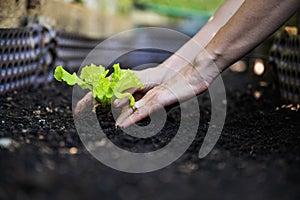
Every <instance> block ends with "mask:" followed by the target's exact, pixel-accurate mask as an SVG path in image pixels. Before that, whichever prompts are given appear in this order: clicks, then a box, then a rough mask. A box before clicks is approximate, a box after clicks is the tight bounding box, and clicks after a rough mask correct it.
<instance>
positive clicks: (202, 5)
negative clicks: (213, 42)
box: [120, 0, 224, 12]
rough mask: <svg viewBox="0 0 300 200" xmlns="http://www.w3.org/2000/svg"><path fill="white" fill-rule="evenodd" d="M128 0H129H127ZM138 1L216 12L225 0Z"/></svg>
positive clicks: (140, 0) (139, 1) (138, 0)
mask: <svg viewBox="0 0 300 200" xmlns="http://www.w3.org/2000/svg"><path fill="white" fill-rule="evenodd" d="M120 1H126V0H120ZM127 1H128V0H127ZM136 1H137V2H138V3H145V4H156V5H162V6H170V7H175V8H182V9H190V10H199V11H206V12H214V11H216V9H217V8H218V7H219V6H220V5H221V4H222V3H223V2H224V0H136Z"/></svg>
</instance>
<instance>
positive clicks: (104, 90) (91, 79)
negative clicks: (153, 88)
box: [54, 64, 143, 107]
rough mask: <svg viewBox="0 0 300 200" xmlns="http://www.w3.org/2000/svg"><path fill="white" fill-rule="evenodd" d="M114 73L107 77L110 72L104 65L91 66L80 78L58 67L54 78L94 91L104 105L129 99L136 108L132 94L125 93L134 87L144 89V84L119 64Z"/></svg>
mask: <svg viewBox="0 0 300 200" xmlns="http://www.w3.org/2000/svg"><path fill="white" fill-rule="evenodd" d="M113 68H114V72H113V73H112V74H111V75H110V77H108V76H107V74H108V72H109V70H106V69H105V67H103V66H102V65H99V66H96V65H94V64H91V65H90V66H85V67H84V68H82V70H81V74H80V76H79V77H78V76H77V75H76V73H75V72H74V73H73V74H70V73H69V72H67V71H66V70H65V69H64V68H63V67H62V66H57V67H56V69H55V72H54V78H55V79H56V80H58V81H60V82H61V81H64V82H66V83H67V84H68V85H70V86H74V85H75V84H77V85H79V86H80V87H81V88H82V89H88V90H90V91H92V94H93V97H94V98H95V99H96V100H97V101H98V102H99V103H100V104H101V105H102V106H107V105H110V104H111V102H112V99H113V98H116V99H123V98H126V97H127V98H128V99H129V102H130V103H129V104H130V106H131V107H134V103H135V101H134V98H133V96H132V94H130V93H128V92H124V91H125V90H127V89H129V88H133V87H140V88H142V87H143V86H142V83H141V82H140V80H139V78H138V77H137V76H136V74H135V73H134V72H132V71H130V70H129V69H127V70H122V69H121V68H120V65H119V64H114V66H113Z"/></svg>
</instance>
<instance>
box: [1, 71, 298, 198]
mask: <svg viewBox="0 0 300 200" xmlns="http://www.w3.org/2000/svg"><path fill="white" fill-rule="evenodd" d="M225 79H226V77H225ZM242 79H243V77H241V80H242ZM226 84H227V85H226V86H227V97H228V107H227V108H228V113H227V118H226V123H225V126H224V129H223V132H222V135H221V137H220V139H219V141H218V143H217V145H216V146H215V147H214V149H213V151H212V152H211V153H210V154H209V155H208V156H207V157H205V158H204V159H202V160H200V159H199V158H198V151H199V149H200V146H201V144H202V141H203V137H204V136H205V133H206V130H207V127H208V122H209V118H210V115H209V114H210V103H209V101H210V100H209V97H208V95H207V94H203V95H201V96H200V97H199V99H200V100H201V102H202V103H201V105H200V108H201V120H200V125H199V130H198V134H197V137H196V139H195V141H194V142H193V144H192V145H191V146H190V148H189V149H188V151H187V152H186V153H185V154H184V155H183V156H182V157H181V158H180V159H179V160H177V161H176V162H174V163H173V164H171V165H170V166H168V167H166V168H164V169H161V170H159V171H156V172H151V173H146V174H128V173H124V172H119V171H116V170H113V169H111V168H108V167H107V166H105V165H104V164H102V163H100V162H99V161H97V160H96V159H95V158H93V157H92V156H91V155H90V154H89V153H88V152H87V150H86V149H85V147H84V146H83V145H82V143H81V141H80V139H79V137H78V135H77V132H76V129H75V126H74V121H73V116H72V111H71V98H72V89H71V88H69V87H67V86H65V85H63V84H59V83H56V82H52V83H50V84H48V85H46V86H43V87H40V88H35V89H28V90H27V89H26V90H19V91H16V92H13V93H8V94H5V95H3V96H1V97H0V116H1V120H0V124H1V129H0V137H1V138H4V137H5V138H11V139H12V140H13V143H12V145H11V146H10V147H9V148H4V147H0V199H92V198H95V199H96V198H97V199H131V200H133V199H138V200H139V199H300V191H299V188H300V154H299V152H300V134H299V130H300V123H299V122H300V111H298V112H297V111H292V110H291V109H290V108H280V109H277V110H276V107H277V106H280V104H278V103H274V102H276V101H274V96H273V95H270V94H269V93H268V92H267V90H269V88H262V87H252V88H251V87H246V85H245V86H240V87H239V88H234V87H231V86H232V83H230V81H228V82H227V83H226ZM255 90H259V91H261V92H263V95H262V97H261V98H259V99H255V98H254V96H253V92H254V91H255ZM179 113H180V110H179V109H173V111H172V112H171V113H170V114H169V117H168V122H167V124H166V126H165V128H164V130H163V131H162V133H160V134H158V135H157V136H154V137H152V138H151V139H136V138H132V137H129V136H127V135H124V134H123V133H122V131H120V130H116V129H114V127H113V121H109V120H108V121H109V123H106V124H105V125H106V130H107V131H106V134H107V136H108V138H110V139H111V140H112V141H113V142H114V143H115V144H116V145H119V146H120V147H122V148H125V149H128V150H132V151H136V152H141V151H153V150H155V149H157V148H160V147H161V146H163V145H165V143H167V142H168V141H169V140H170V139H171V138H172V137H173V136H174V132H176V130H177V128H178V126H177V125H176V124H177V123H178V119H177V117H178V116H179ZM100 117H101V116H100ZM101 121H103V120H101ZM106 121H107V120H106ZM142 123H147V121H144V122H142Z"/></svg>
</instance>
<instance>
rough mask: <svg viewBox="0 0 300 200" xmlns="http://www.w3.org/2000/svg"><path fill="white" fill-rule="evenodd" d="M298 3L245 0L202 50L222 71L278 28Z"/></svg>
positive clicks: (297, 0) (294, 1)
mask: <svg viewBox="0 0 300 200" xmlns="http://www.w3.org/2000/svg"><path fill="white" fill-rule="evenodd" d="M299 5H300V0H285V1H282V0H263V1H261V0H245V2H244V3H243V5H242V6H241V7H240V8H239V10H238V11H237V12H236V13H235V14H234V15H233V16H232V18H231V19H230V20H229V21H228V22H227V23H226V24H225V25H224V26H223V27H222V28H221V29H220V30H219V31H218V32H217V34H216V35H215V37H214V38H213V39H212V40H211V41H210V42H209V43H208V45H207V46H206V48H205V50H206V52H207V53H208V54H209V55H210V56H211V58H212V59H213V60H214V62H215V64H216V65H217V66H218V68H219V70H220V71H223V70H224V69H225V68H226V67H228V66H230V65H231V64H232V63H234V62H235V61H237V60H238V59H239V58H241V57H242V56H244V55H245V54H246V53H247V52H249V51H250V50H252V49H253V48H254V47H256V46H257V45H258V44H260V43H261V42H262V41H263V40H264V39H265V38H267V37H268V36H269V35H271V34H272V33H273V32H274V31H275V30H276V29H278V28H279V27H280V26H281V25H282V24H283V23H284V22H285V21H286V20H287V19H288V18H289V17H290V16H291V15H292V14H293V13H294V12H295V11H297V9H298V8H299ZM198 59H199V60H201V58H200V56H197V58H196V59H195V61H196V65H198V64H200V63H199V62H198V63H197V60H198Z"/></svg>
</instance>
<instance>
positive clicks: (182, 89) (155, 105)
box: [114, 0, 300, 127]
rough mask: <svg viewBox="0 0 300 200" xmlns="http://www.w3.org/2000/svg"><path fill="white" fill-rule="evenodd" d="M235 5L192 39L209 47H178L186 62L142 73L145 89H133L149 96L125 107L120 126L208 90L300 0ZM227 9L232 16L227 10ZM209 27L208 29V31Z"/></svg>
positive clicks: (247, 0)
mask: <svg viewBox="0 0 300 200" xmlns="http://www.w3.org/2000/svg"><path fill="white" fill-rule="evenodd" d="M235 3H236V2H234V1H226V3H225V5H223V6H222V7H221V9H219V11H218V12H217V13H216V15H215V18H214V19H213V20H212V21H211V22H209V23H208V24H207V25H206V26H205V27H204V28H206V29H204V30H203V29H201V30H200V31H199V33H197V35H196V36H195V37H194V38H193V39H192V40H194V41H196V42H198V43H199V44H200V45H203V46H205V48H204V49H201V48H199V50H198V51H197V49H193V48H192V49H190V48H189V44H190V46H191V47H193V46H192V45H191V44H192V43H189V42H188V43H187V44H186V45H185V46H183V47H182V48H181V49H180V50H179V52H180V51H181V52H180V54H181V55H187V58H186V60H182V59H181V58H180V57H178V56H175V55H174V56H173V57H170V58H169V59H168V60H166V61H165V62H164V63H162V64H161V67H160V68H154V69H148V70H143V71H140V72H137V75H138V77H140V79H141V81H142V82H143V83H144V85H145V89H144V90H143V91H138V90H136V89H132V90H131V91H130V92H132V93H138V92H146V94H145V95H144V96H143V97H142V98H141V99H140V100H139V101H137V102H136V108H135V109H131V108H129V107H128V106H125V107H124V108H123V110H122V113H121V114H120V116H119V117H118V119H117V120H116V126H120V127H128V126H130V125H132V124H134V123H135V122H138V121H140V120H141V119H143V118H145V117H146V116H148V115H149V114H150V113H152V112H154V111H155V110H157V109H160V108H162V107H165V106H168V105H171V104H173V103H175V102H177V101H182V100H186V99H188V98H191V97H193V96H195V95H198V94H200V93H202V92H203V91H205V90H207V88H208V86H209V85H210V84H211V83H212V81H213V80H214V79H215V78H216V77H217V76H218V75H219V74H220V73H221V72H222V71H224V70H225V69H226V68H227V67H228V66H230V65H231V64H233V63H234V62H236V61H237V60H238V59H240V58H241V57H242V56H244V55H245V54H246V53H248V52H249V51H251V50H252V49H253V48H255V47H256V46H257V45H258V44H260V43H261V42H262V41H263V40H264V39H265V38H267V37H268V36H270V35H271V34H272V33H273V32H274V31H275V30H277V29H278V28H279V27H280V26H281V25H282V24H283V23H284V22H285V21H286V20H287V19H288V18H289V17H290V16H291V15H292V14H293V13H294V12H295V11H297V9H299V6H300V0H285V1H282V0H264V1H261V0H245V1H244V2H242V1H239V3H242V5H241V6H240V4H239V5H236V4H235ZM226 4H227V5H226ZM229 5H230V6H232V10H230V6H229ZM226 12H227V15H226V14H224V13H226ZM232 13H234V14H233V15H232ZM220 15H224V16H226V17H228V18H227V19H226V17H224V16H223V19H224V18H225V19H224V21H222V20H221V18H222V17H220ZM218 16H219V17H218ZM214 20H215V21H214ZM222 22H226V23H222ZM210 23H211V24H212V25H210ZM213 23H215V24H214V26H213ZM223 24H224V26H222V25H223ZM210 26H212V27H211V28H210ZM206 30H207V31H208V32H206V33H205V31H206ZM215 32H217V33H216V34H215V35H214V33H215ZM202 36H203V37H202ZM205 38H206V39H205ZM211 38H212V39H211ZM206 42H207V43H206ZM196 46H197V45H196ZM181 57H182V56H181ZM190 61H191V62H190ZM169 67H170V68H169ZM171 67H172V68H171ZM168 68H169V69H168ZM158 69H159V71H158ZM156 70H157V71H156ZM170 72H173V73H170ZM146 74H147V75H146ZM149 74H150V75H149ZM146 77H147V78H146ZM123 103H124V101H118V102H115V103H114V105H115V106H117V107H118V106H121V105H123Z"/></svg>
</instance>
